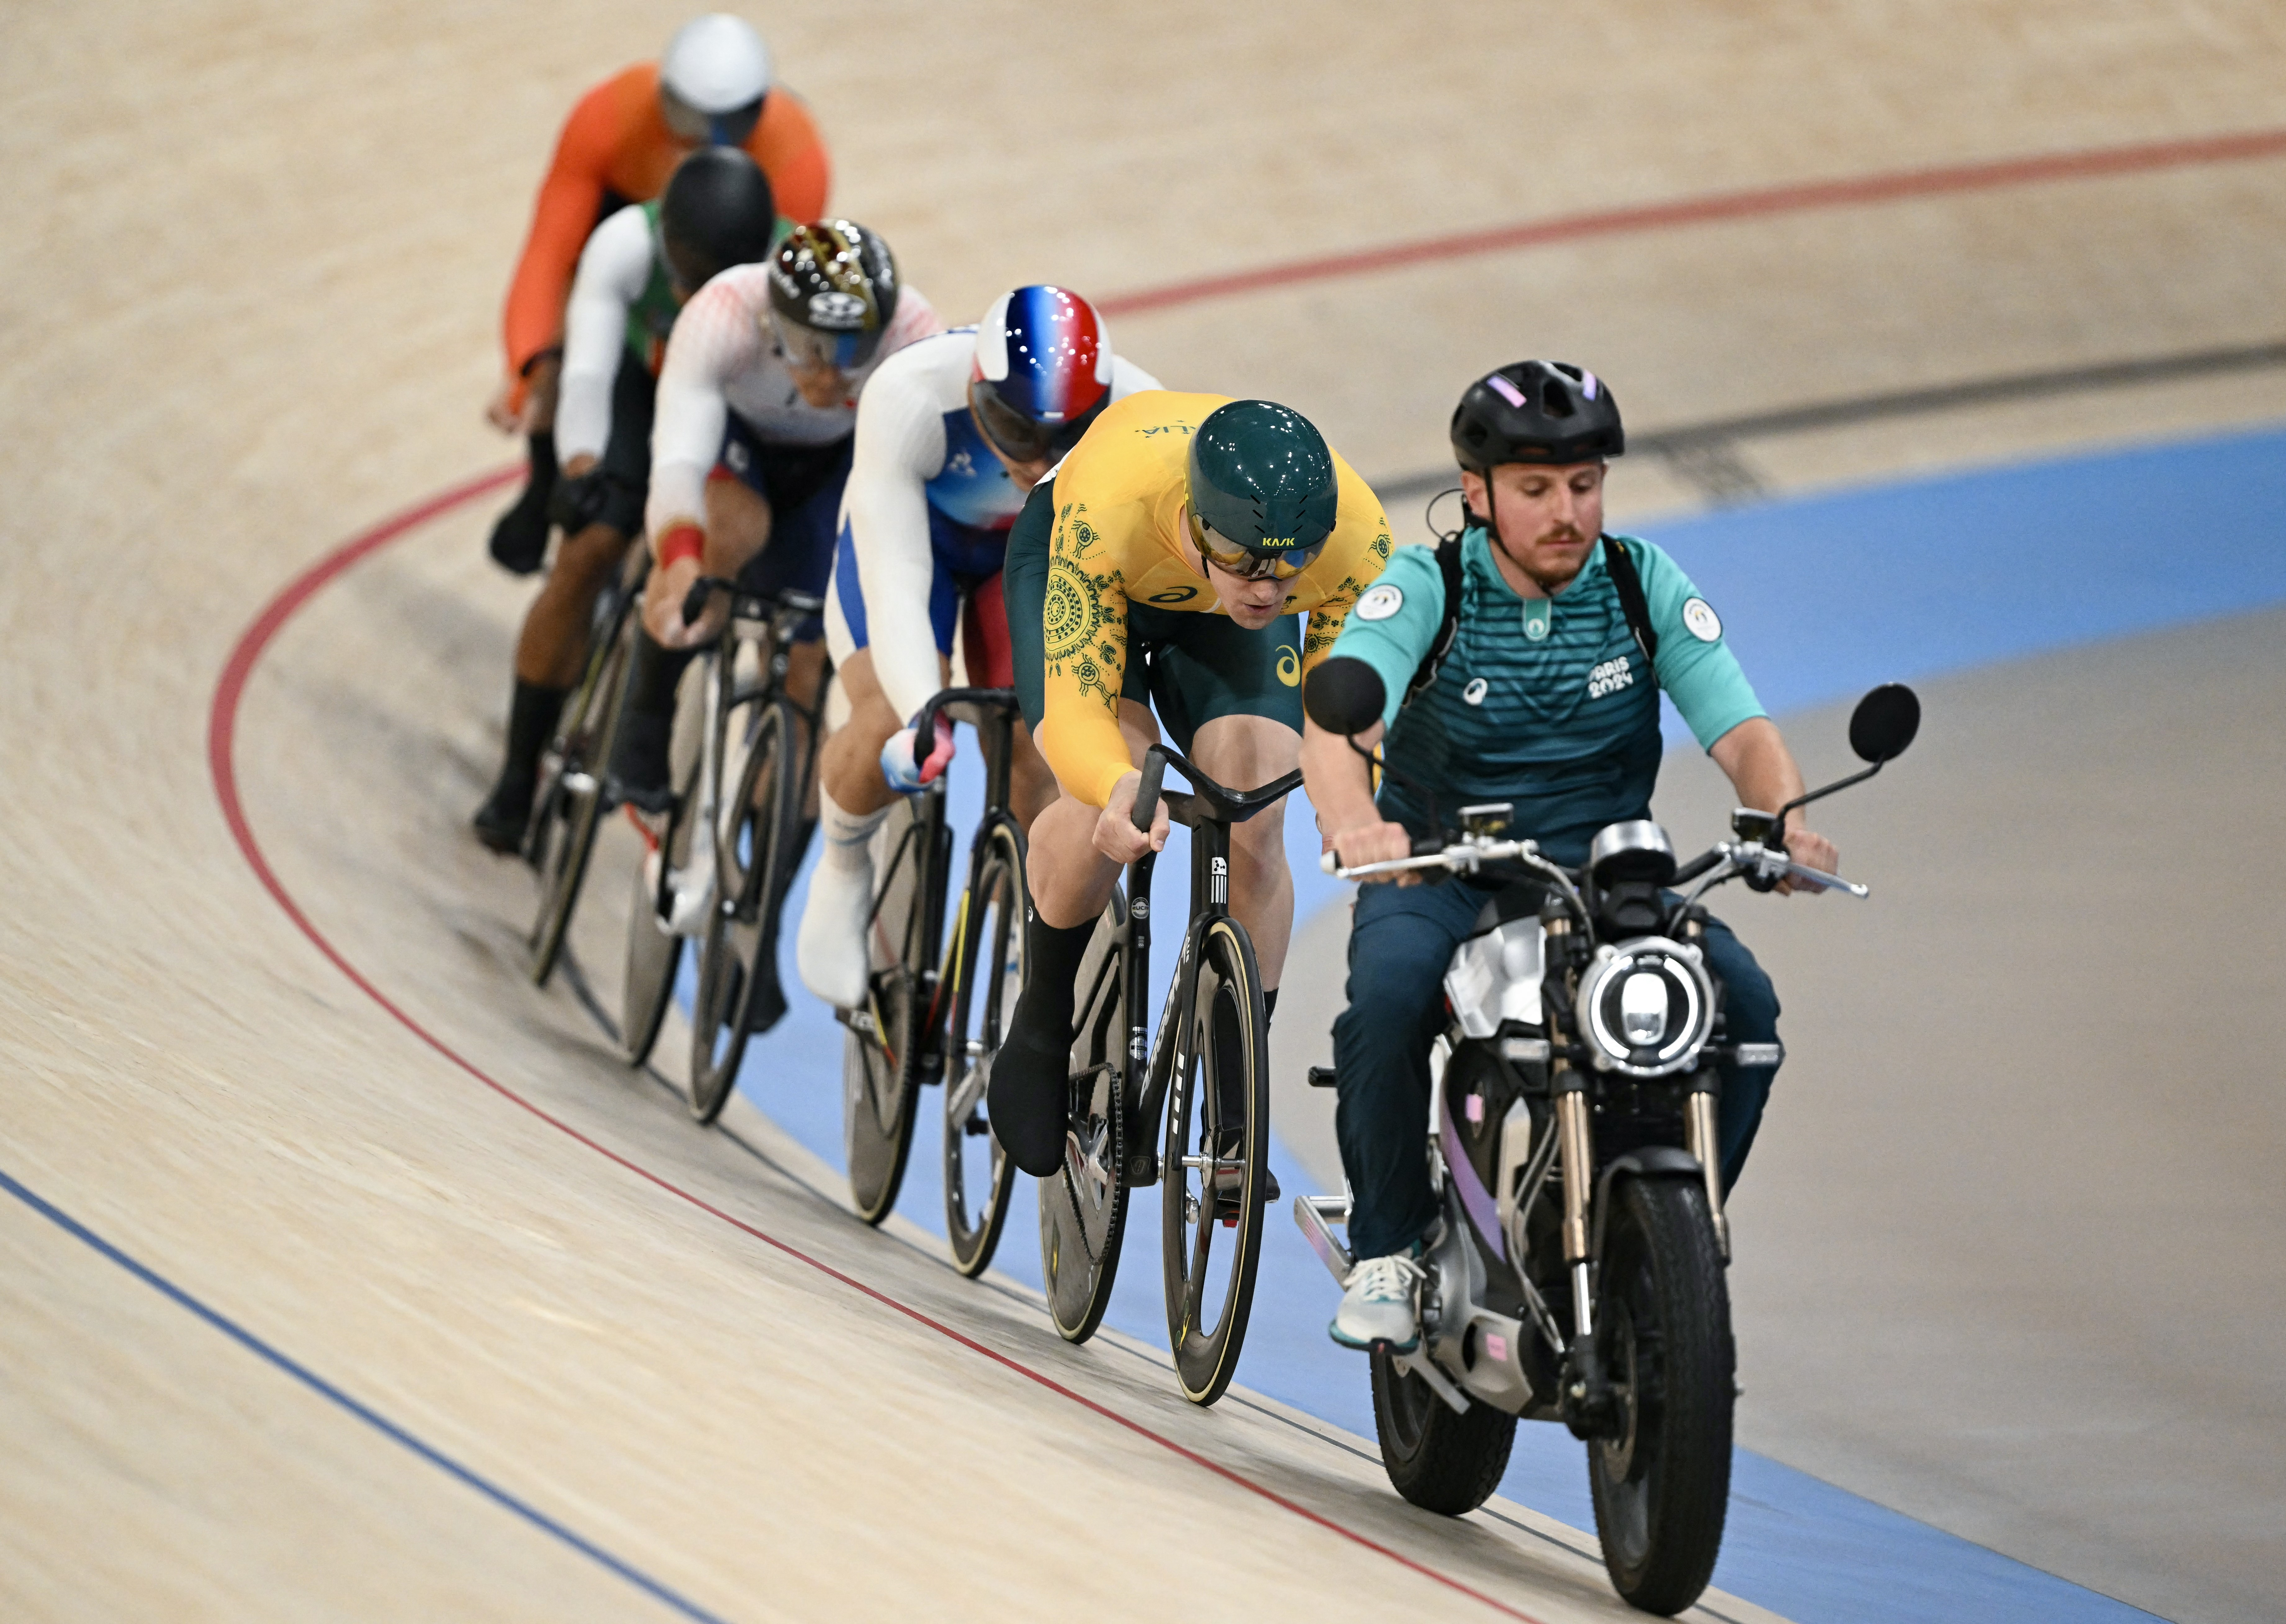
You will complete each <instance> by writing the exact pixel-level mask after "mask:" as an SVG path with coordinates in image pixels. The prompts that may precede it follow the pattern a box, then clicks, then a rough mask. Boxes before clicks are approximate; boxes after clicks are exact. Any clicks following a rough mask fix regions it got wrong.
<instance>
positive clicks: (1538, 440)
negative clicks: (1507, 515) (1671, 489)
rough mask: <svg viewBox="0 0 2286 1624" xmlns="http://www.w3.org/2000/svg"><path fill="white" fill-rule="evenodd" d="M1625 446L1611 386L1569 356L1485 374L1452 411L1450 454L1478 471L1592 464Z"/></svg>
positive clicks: (1475, 471)
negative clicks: (1525, 465) (1515, 464)
mask: <svg viewBox="0 0 2286 1624" xmlns="http://www.w3.org/2000/svg"><path fill="white" fill-rule="evenodd" d="M1627 449H1628V439H1627V433H1626V431H1625V430H1624V429H1623V428H1621V427H1620V403H1619V402H1618V401H1616V400H1614V399H1612V391H1611V389H1610V388H1608V387H1607V386H1606V385H1605V384H1604V381H1603V380H1602V379H1600V378H1598V377H1596V374H1595V373H1591V372H1588V371H1586V370H1585V369H1583V368H1581V367H1577V366H1573V365H1571V364H1570V363H1569V362H1566V361H1517V362H1513V363H1511V364H1510V365H1507V366H1503V367H1502V368H1501V369H1500V370H1499V371H1497V372H1492V373H1486V374H1485V375H1484V376H1483V377H1481V378H1479V379H1478V380H1477V381H1476V382H1474V383H1472V384H1470V386H1469V389H1468V393H1467V394H1465V395H1463V396H1461V404H1459V405H1458V406H1455V407H1454V409H1453V455H1454V457H1456V458H1458V459H1460V463H1461V466H1462V467H1464V468H1466V469H1468V470H1469V471H1470V472H1471V473H1475V474H1485V473H1488V472H1490V471H1491V470H1492V469H1494V468H1496V467H1499V466H1500V465H1501V464H1502V463H1504V462H1542V463H1551V464H1555V465H1557V466H1559V467H1560V466H1562V465H1563V464H1565V463H1573V462H1593V461H1595V460H1596V459H1598V458H1602V457H1616V456H1618V455H1620V452H1622V451H1626V450H1627Z"/></svg>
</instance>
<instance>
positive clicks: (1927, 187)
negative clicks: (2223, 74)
mask: <svg viewBox="0 0 2286 1624" xmlns="http://www.w3.org/2000/svg"><path fill="white" fill-rule="evenodd" d="M2281 154H2286V129H2251V130H2246V131H2243V132H2241V133H2239V134H2236V135H2227V136H2205V137H2195V138H2192V139H2189V140H2180V141H2150V142H2143V143H2140V144H2138V145H2132V146H2107V147H2094V148H2090V149H2086V150H2083V151H2080V152H2073V153H2047V154H2045V155H2042V156H2038V157H2032V158H2003V159H1998V160H1991V161H1985V162H1982V163H1959V164H1947V165H1944V166H1942V167H1940V168H1935V169H1897V170H1893V171H1891V172H1889V173H1888V174H1881V175H1864V176H1858V177H1854V178H1846V179H1841V180H1824V181H1805V182H1801V183H1800V184H1794V185H1788V186H1760V187H1755V188H1754V189H1752V190H1750V191H1745V192H1714V193H1711V194H1707V195H1704V196H1700V197H1692V198H1677V199H1675V200H1671V201H1668V202H1664V203H1637V204H1633V205H1630V206H1628V207H1626V208H1607V209H1598V210H1596V211H1593V212H1591V213H1587V214H1576V215H1557V216H1553V217H1552V218H1549V219H1546V220H1527V221H1525V222H1523V223H1522V224H1517V225H1501V226H1492V227H1489V228H1487V229H1485V230H1482V231H1459V232H1455V233H1454V234H1452V235H1450V236H1445V237H1423V238H1419V239H1415V240H1414V241H1411V242H1406V243H1399V244H1397V245H1395V246H1393V247H1382V248H1367V249H1364V250H1361V251H1360V252H1357V253H1353V254H1330V255H1325V256H1323V257H1321V258H1318V259H1303V260H1291V261H1289V262H1288V263H1285V264H1282V265H1264V266H1259V267H1257V269H1255V270H1252V271H1229V272H1226V273H1225V274H1222V275H1219V276H1210V277H1201V278H1199V279H1196V280H1195V281H1189V282H1176V283H1171V284H1170V285H1169V286H1164V287H1152V288H1144V289H1140V290H1139V291H1137V292H1135V293H1131V294H1115V295H1113V296H1112V297H1111V298H1108V299H1105V300H1101V301H1100V302H1099V303H1100V308H1101V309H1102V310H1103V312H1104V313H1105V314H1106V315H1108V316H1132V315H1136V314H1139V313H1140V312H1142V311H1145V310H1167V309H1169V308H1171V307H1172V306H1175V305H1178V304H1195V303H1197V302H1200V301H1202V300H1205V299H1222V298H1227V297H1229V296H1231V295H1232V294H1250V293H1259V292H1261V291H1262V290H1264V289H1265V288H1272V287H1290V286H1293V285H1294V284H1296V283H1297V282H1323V281H1328V280H1330V279H1334V278H1336V277H1350V276H1362V275H1365V274H1367V273H1368V272H1371V271H1388V270H1393V269H1395V268H1396V267H1398V266H1400V265H1408V266H1409V265H1413V264H1415V263H1418V262H1420V261H1421V260H1423V259H1439V258H1442V259H1459V258H1464V257H1467V256H1469V255H1478V254H1500V253H1505V252H1508V251H1510V250H1512V249H1517V248H1536V247H1547V246H1548V245H1549V244H1551V243H1559V242H1578V241H1581V240H1583V239H1588V238H1591V237H1615V236H1620V235H1623V234H1626V233H1628V232H1633V231H1656V230H1659V229H1660V228H1662V227H1666V226H1676V225H1707V224H1713V223H1715V222H1717V221H1723V220H1750V219H1754V218H1757V217H1759V216H1767V215H1788V214H1806V213H1809V212H1811V211H1813V210H1816V209H1821V208H1848V207H1849V206H1851V205H1854V204H1863V203H1886V202H1894V201H1896V200H1902V199H1906V198H1926V197H1941V196H1944V195H1947V194H1949V193H1958V192H1990V191H1992V190H1994V189H1995V188H1998V187H2001V186H2022V185H2028V184H2034V183H2037V182H2040V181H2058V180H2086V179H2092V178H2094V177H2100V176H2107V175H2136V174H2143V173H2146V172H2148V171H2150V170H2154V169H2187V168H2189V167H2191V166H2193V165H2195V164H2203V163H2235V162H2243V161H2247V160H2250V159H2256V158H2275V157H2278V156H2280V155H2281Z"/></svg>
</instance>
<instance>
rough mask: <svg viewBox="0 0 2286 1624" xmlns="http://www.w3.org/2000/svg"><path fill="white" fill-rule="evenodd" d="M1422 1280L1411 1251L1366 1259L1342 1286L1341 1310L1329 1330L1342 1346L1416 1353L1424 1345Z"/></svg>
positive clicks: (1417, 1264)
mask: <svg viewBox="0 0 2286 1624" xmlns="http://www.w3.org/2000/svg"><path fill="white" fill-rule="evenodd" d="M1422 1280H1423V1270H1422V1267H1421V1265H1420V1264H1419V1263H1417V1262H1415V1260H1414V1259H1413V1256H1412V1254H1411V1253H1410V1252H1398V1253H1395V1254H1393V1255H1391V1256H1390V1257H1386V1258H1367V1259H1363V1260H1362V1261H1360V1263H1359V1264H1358V1265H1357V1266H1356V1267H1353V1268H1352V1269H1351V1270H1350V1277H1349V1278H1348V1279H1347V1280H1345V1281H1344V1282H1343V1283H1342V1306H1341V1311H1340V1312H1339V1313H1338V1314H1335V1315H1334V1322H1333V1323H1332V1324H1331V1325H1329V1326H1328V1327H1327V1330H1328V1331H1330V1332H1331V1333H1332V1335H1333V1338H1334V1340H1335V1341H1336V1342H1338V1343H1340V1344H1341V1345H1343V1346H1344V1347H1354V1348H1372V1347H1385V1348H1387V1349H1388V1350H1389V1351H1390V1352H1391V1353H1412V1352H1413V1351H1414V1350H1415V1349H1416V1348H1418V1347H1419V1346H1420V1345H1421V1315H1420V1310H1419V1306H1418V1305H1419V1303H1420V1300H1421V1282H1422Z"/></svg>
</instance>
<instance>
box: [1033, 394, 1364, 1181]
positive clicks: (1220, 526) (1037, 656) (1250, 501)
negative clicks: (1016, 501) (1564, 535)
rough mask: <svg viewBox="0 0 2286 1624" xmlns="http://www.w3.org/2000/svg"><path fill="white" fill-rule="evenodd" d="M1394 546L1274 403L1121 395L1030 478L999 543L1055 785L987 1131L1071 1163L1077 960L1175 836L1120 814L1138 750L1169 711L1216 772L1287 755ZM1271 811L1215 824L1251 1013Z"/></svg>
mask: <svg viewBox="0 0 2286 1624" xmlns="http://www.w3.org/2000/svg"><path fill="white" fill-rule="evenodd" d="M1389 553H1390V532H1389V522H1388V520H1387V519H1386V518H1384V517H1383V513H1382V508H1381V503H1380V501H1379V500H1378V499H1377V498H1376V497H1375V496H1374V494H1373V491H1372V490H1370V489H1369V488H1368V486H1367V484H1366V482H1364V481H1363V480H1362V479H1360V478H1359V477H1358V475H1356V474H1355V472H1353V471H1352V469H1351V468H1350V467H1349V465H1348V464H1347V463H1345V462H1344V461H1343V460H1342V459H1340V458H1339V457H1337V456H1336V455H1335V454H1334V453H1333V451H1332V450H1331V449H1330V448H1329V447H1328V445H1327V444H1326V442H1325V439H1324V437H1323V436H1322V435H1320V434H1319V432H1318V431H1317V429H1316V428H1314V427H1313V426H1312V424H1311V423H1310V422H1309V420H1307V419H1305V418H1304V417H1303V416H1302V415H1301V414H1300V413H1299V412H1294V411H1292V410H1290V409H1289V408H1288V407H1285V406H1281V405H1276V404H1273V403H1271V402H1269V401H1260V400H1243V401H1234V400H1231V399H1229V398H1227V397H1226V396H1219V395H1187V394H1176V393H1172V392H1170V391H1151V392H1147V393H1145V394H1140V395H1136V396H1131V397H1129V398H1128V399H1126V400H1123V401H1121V402H1119V403H1117V404H1115V405H1113V406H1111V407H1110V408H1109V409H1108V410H1107V411H1106V412H1104V413H1103V415H1102V417H1101V418H1100V419H1099V420H1097V422H1096V424H1095V425H1094V427H1093V428H1091V429H1090V430H1089V431H1088V434H1087V437H1086V438H1085V439H1084V441H1082V442H1081V443H1080V444H1079V446H1078V447H1077V448H1076V450H1075V451H1072V452H1071V454H1070V455H1069V456H1068V457H1067V458H1066V459H1064V461H1063V462H1062V463H1061V464H1060V465H1059V466H1058V467H1056V468H1055V469H1053V470H1052V471H1051V472H1050V475H1049V476H1048V478H1047V479H1046V480H1045V481H1044V482H1042V483H1041V484H1040V485H1039V486H1037V488H1036V489H1035V490H1033V492H1032V496H1031V498H1030V500H1029V502H1028V503H1027V504H1026V506H1025V508H1024V513H1023V515H1022V517H1021V519H1019V520H1018V522H1017V524H1016V528H1015V530H1014V532H1013V535H1012V536H1011V537H1010V540H1009V545H1008V562H1007V569H1006V576H1005V579H1006V583H1007V597H1008V624H1009V634H1010V637H1011V639H1012V640H1013V643H1014V645H1015V668H1016V679H1017V687H1018V691H1019V693H1020V694H1021V696H1022V699H1023V705H1024V715H1025V719H1026V720H1027V721H1028V722H1029V723H1030V724H1031V726H1032V728H1033V733H1034V736H1035V737H1036V738H1037V740H1038V741H1039V742H1040V748H1041V752H1042V754H1043V755H1044V756H1045V757H1046V758H1047V763H1048V765H1049V766H1050V767H1051V768H1052V770H1053V772H1054V773H1055V776H1056V782H1057V787H1058V790H1059V794H1058V797H1057V799H1056V801H1055V802H1054V803H1053V804H1052V805H1050V806H1049V807H1048V808H1047V810H1046V811H1044V812H1042V813H1041V814H1040V816H1039V817H1038V819H1037V820H1035V821H1034V823H1033V824H1032V827H1031V831H1030V877H1031V886H1032V899H1033V907H1032V910H1031V913H1030V915H1029V919H1028V922H1027V932H1026V953H1027V954H1028V959H1027V966H1028V968H1027V976H1026V984H1025V990H1024V993H1023V996H1022V998H1021V1000H1020V1002H1019V1004H1018V1006H1017V1013H1016V1016H1015V1017H1014V1020H1013V1022H1012V1024H1011V1028H1010V1031H1009V1032H1008V1034H1007V1036H1006V1037H1005V1040H1004V1041H1003V1044H1002V1047H1001V1049H1000V1053H999V1055H998V1056H997V1060H996V1062H995V1064H994V1070H993V1074H992V1082H991V1094H990V1107H991V1119H992V1124H993V1128H994V1131H995V1132H996V1133H997V1134H998V1135H999V1137H1000V1142H1001V1144H1002V1145H1003V1146H1004V1147H1005V1149H1007V1151H1008V1154H1009V1156H1010V1157H1012V1158H1013V1160H1014V1161H1015V1163H1016V1165H1018V1166H1020V1167H1021V1168H1023V1169H1024V1170H1025V1171H1026V1172H1027V1173H1032V1174H1034V1175H1035V1176H1040V1175H1044V1174H1046V1173H1051V1172H1052V1171H1053V1170H1054V1169H1055V1168H1056V1166H1057V1165H1059V1164H1060V1161H1061V1159H1062V1156H1063V1144H1064V1131H1065V1116H1066V1110H1065V1105H1066V1102H1065V1093H1066V1081H1067V1076H1068V1056H1069V1051H1070V1047H1071V1043H1072V1032H1071V1022H1072V1007H1073V1000H1074V990H1073V977H1074V975H1075V973H1076V970H1077V969H1078V966H1079V962H1080V959H1081V956H1082V954H1083V953H1084V952H1085V951H1086V948H1087V945H1088V941H1089V938H1090V937H1091V936H1092V934H1093V932H1094V930H1095V924H1096V918H1097V915H1098V914H1100V913H1101V912H1102V910H1103V908H1104V906H1105V904H1106V902H1107V901H1108V899H1109V897H1110V895H1111V890H1112V888H1113V885H1114V884H1115V882H1116V880H1117V878H1118V875H1119V871H1120V869H1121V867H1122V866H1123V865H1124V864H1127V863H1130V862H1132V861H1133V860H1135V859H1137V858H1139V857H1140V856H1141V855H1143V853H1144V852H1146V851H1157V850H1159V849H1160V848H1161V847H1163V845H1164V844H1165V843H1166V839H1167V832H1168V827H1169V820H1168V817H1167V813H1166V810H1165V808H1164V807H1163V805H1162V806H1159V807H1157V808H1156V810H1155V816H1154V817H1153V818H1152V820H1151V828H1150V833H1149V834H1148V835H1145V834H1143V833H1141V832H1140V831H1139V830H1138V829H1137V828H1136V827H1135V822H1134V807H1135V797H1136V794H1137V790H1138V788H1139V783H1140V776H1141V775H1140V773H1139V769H1138V766H1137V763H1138V762H1139V760H1140V758H1141V757H1142V755H1143V753H1144V751H1145V750H1146V749H1147V748H1149V746H1150V745H1152V744H1153V743H1155V742H1156V741H1158V739H1159V737H1160V726H1161V724H1163V725H1164V727H1165V730H1166V734H1167V735H1168V737H1169V740H1170V741H1171V742H1172V743H1173V744H1174V745H1175V747H1176V748H1177V749H1181V750H1182V751H1183V752H1184V753H1185V754H1186V755H1187V756H1189V757H1192V758H1193V759H1194V760H1195V761H1196V762H1197V764H1198V765H1199V766H1200V767H1201V768H1202V770H1203V771H1205V772H1206V773H1209V774H1210V775H1211V776H1212V777H1214V778H1215V779H1216V780H1218V781H1220V782H1222V783H1224V784H1226V785H1229V786H1232V787H1234V788H1252V787H1254V786H1256V785H1258V784H1265V783H1267V782H1269V781H1272V780H1273V779H1276V778H1278V777H1279V776H1281V774H1284V773H1289V772H1291V771H1292V770H1293V769H1294V766H1295V764H1296V761H1297V757H1298V755H1299V751H1300V748H1301V734H1302V690H1301V681H1302V678H1303V675H1304V673H1305V671H1307V670H1308V669H1309V668H1310V667H1312V666H1313V665H1315V664H1316V663H1318V661H1319V660H1320V659H1321V658H1323V657H1324V655H1325V653H1326V651H1327V650H1328V649H1329V648H1330V647H1332V646H1333V641H1334V639H1335V637H1336V634H1337V633H1338V632H1340V630H1341V627H1342V623H1343V620H1344V616H1347V615H1348V613H1349V611H1350V608H1351V607H1352V605H1354V604H1355V603H1356V602H1357V600H1358V597H1359V595H1360V593H1361V592H1364V591H1365V590H1366V588H1367V587H1368V586H1369V585H1370V584H1372V583H1373V581H1374V579H1375V577H1377V576H1378V575H1379V574H1380V573H1381V569H1382V566H1383V563H1385V562H1386V561H1387V560H1388V558H1389ZM1297 613H1298V614H1300V615H1303V616H1306V617H1307V622H1306V626H1305V627H1303V628H1299V629H1297V624H1296V620H1295V616H1297ZM1154 708H1156V710H1157V713H1158V719H1157V721H1155V720H1154V718H1153V714H1152V713H1153V710H1154ZM1282 811H1283V809H1282V807H1273V808H1272V809H1270V810H1269V811H1266V812H1264V813H1262V814H1261V815H1260V816H1258V817H1256V818H1254V819H1252V820H1249V821H1246V822H1243V823H1240V824H1236V825H1234V826H1233V828H1232V830H1231V836H1230V838H1231V875H1230V908H1231V912H1232V913H1233V914H1235V915H1237V917H1238V919H1239V921H1240V922H1242V924H1243V925H1244V926H1245V927H1246V929H1247V931H1248V932H1249V935H1250V936H1251V937H1252V938H1253V942H1254V945H1255V950H1256V953H1257V956H1258V959H1259V962H1260V967H1261V977H1262V985H1263V986H1264V987H1265V1007H1267V1006H1269V1005H1272V1004H1273V1003H1274V1001H1275V998H1276V990H1277V985H1278V979H1279V972H1280V970H1281V969H1282V967H1283V965H1284V962H1285V958H1286V945H1287V938H1288V937H1289V934H1290V933H1291V930H1292V928H1293V912H1294V887H1293V877H1292V875H1290V874H1289V872H1288V871H1287V867H1286V854H1285V839H1284V832H1283V830H1284V820H1283V817H1282Z"/></svg>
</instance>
